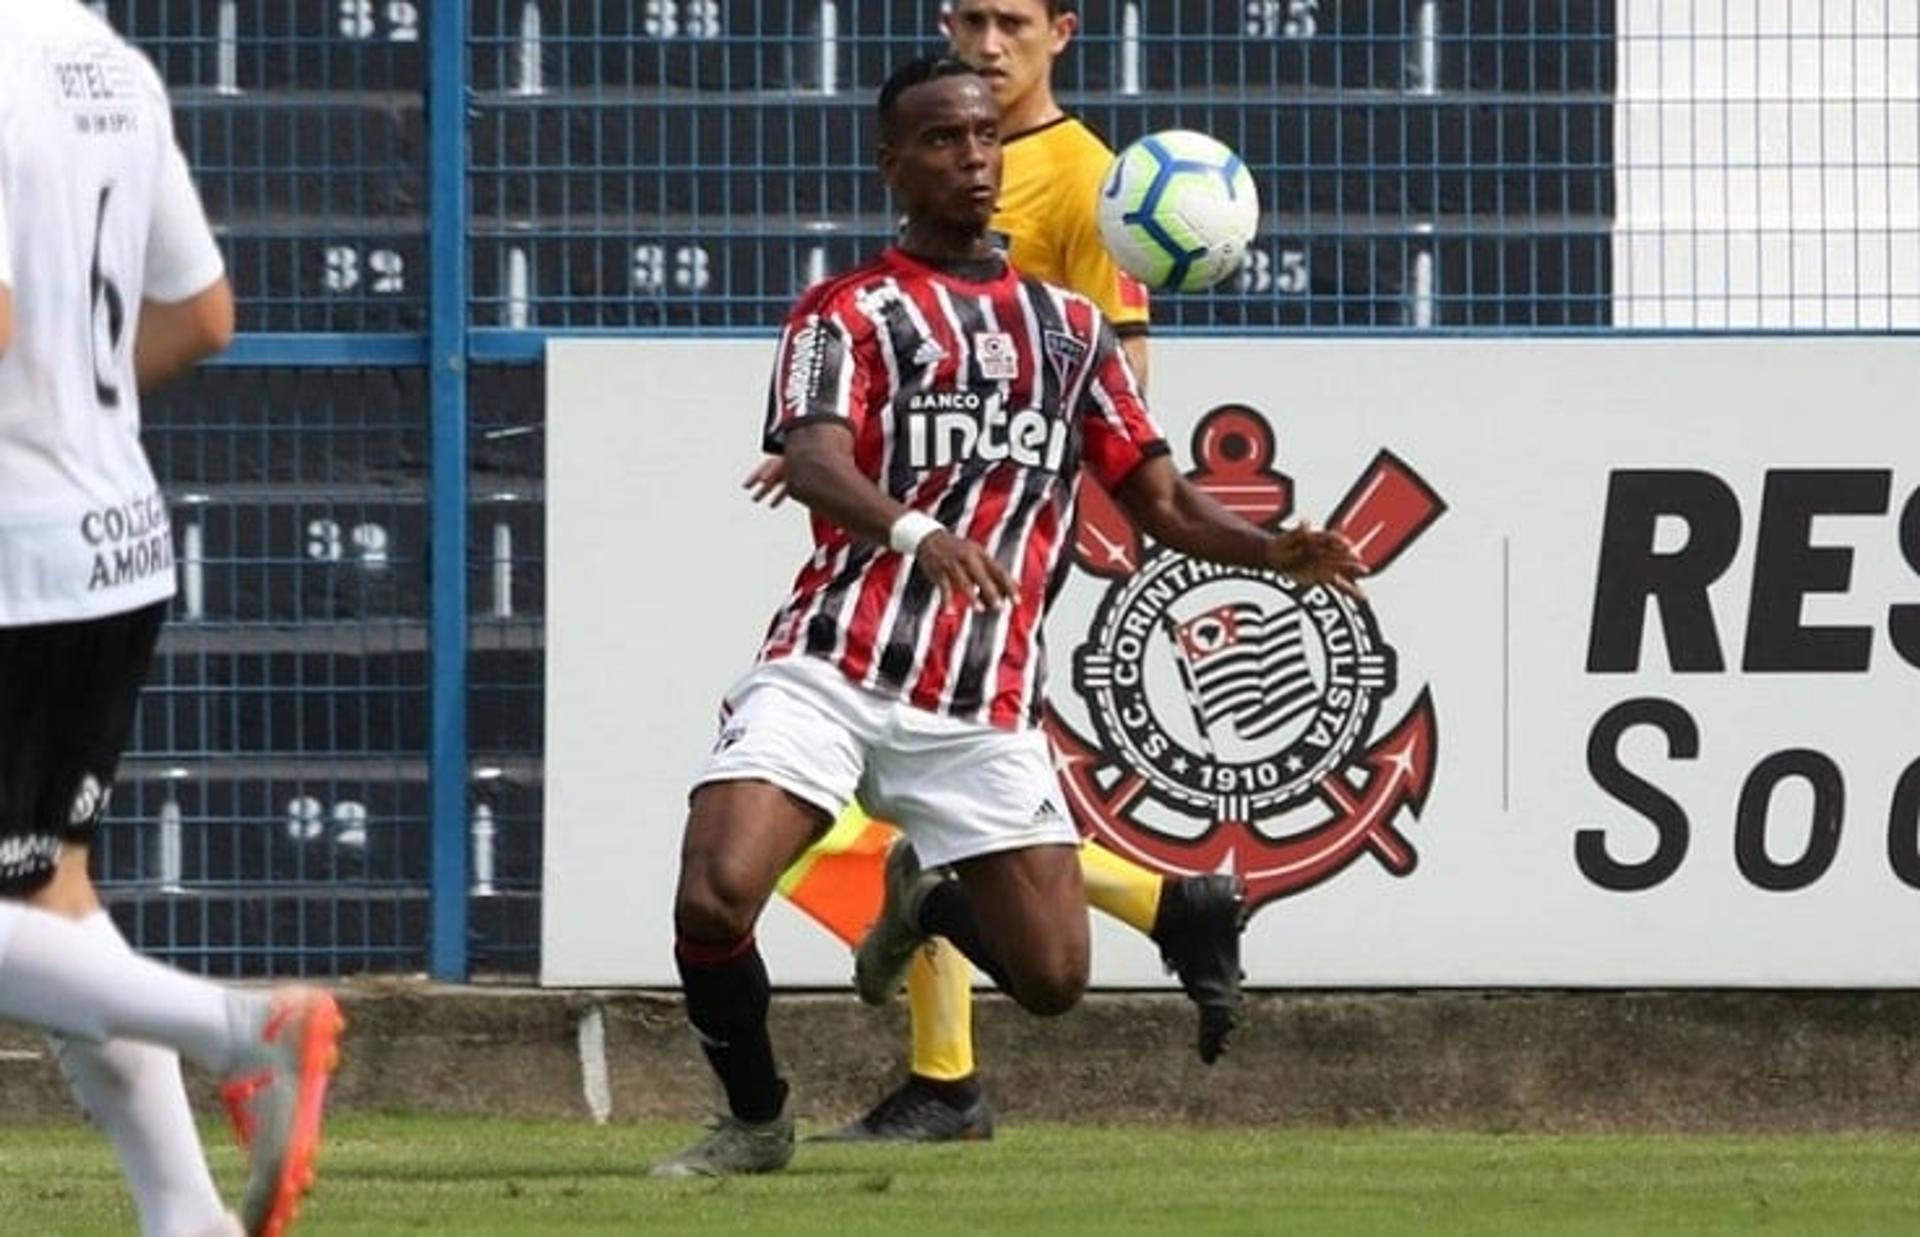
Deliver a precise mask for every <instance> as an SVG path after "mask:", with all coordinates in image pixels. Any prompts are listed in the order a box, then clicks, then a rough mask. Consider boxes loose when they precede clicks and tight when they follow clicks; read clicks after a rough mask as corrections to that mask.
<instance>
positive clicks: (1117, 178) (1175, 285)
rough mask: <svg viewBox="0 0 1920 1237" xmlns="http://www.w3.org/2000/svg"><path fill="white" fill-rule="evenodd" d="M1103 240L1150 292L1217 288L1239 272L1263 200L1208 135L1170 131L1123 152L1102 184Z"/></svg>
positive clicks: (1237, 162)
mask: <svg viewBox="0 0 1920 1237" xmlns="http://www.w3.org/2000/svg"><path fill="white" fill-rule="evenodd" d="M1098 211H1099V219H1100V238H1101V239H1102V240H1104V241H1105V242H1106V245H1107V250H1108V251H1109V252H1110V253H1112V254H1113V260H1114V261H1115V262H1117V263H1119V264H1120V269H1121V270H1123V271H1125V272H1127V274H1129V275H1132V276H1133V277H1134V278H1135V279H1138V280H1140V281H1141V282H1142V283H1145V284H1146V285H1148V286H1149V287H1153V288H1163V289H1168V290H1171V291H1176V292H1197V291H1199V290H1200V289H1202V288H1211V287H1212V286H1213V285H1214V284H1217V283H1219V282H1220V281H1221V280H1223V279H1225V278H1226V277H1227V276H1229V275H1231V274H1233V273H1234V272H1235V271H1237V270H1239V269H1240V264H1241V263H1242V262H1244V261H1246V256H1247V246H1248V245H1249V244H1251V243H1252V242H1253V235H1254V232H1255V231H1257V230H1258V228H1259V226H1260V197H1259V193H1258V191H1256V190H1255V189H1254V186H1253V174H1252V173H1251V172H1249V171H1247V165H1246V163H1245V162H1243V161H1242V160H1241V158H1240V156H1239V155H1236V154H1235V153H1233V151H1232V149H1230V148H1229V147H1227V146H1226V145H1224V144H1222V143H1220V142H1217V141H1215V140H1214V139H1213V138H1210V137H1208V136H1207V135H1206V134H1204V133H1195V132H1193V131H1191V130H1188V129H1168V130H1166V131H1164V132H1161V133H1151V134H1148V135H1147V136H1146V137H1143V138H1141V139H1140V140H1139V141H1137V142H1135V143H1133V145H1131V146H1129V147H1127V148H1126V149H1125V150H1123V151H1121V152H1120V153H1119V155H1118V156H1116V157H1115V158H1114V161H1113V166H1112V167H1111V168H1109V169H1108V170H1107V175H1106V179H1105V180H1104V181H1102V182H1101V186H1100V201H1099V206H1098Z"/></svg>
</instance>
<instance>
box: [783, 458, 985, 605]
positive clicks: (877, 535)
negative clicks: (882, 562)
mask: <svg viewBox="0 0 1920 1237" xmlns="http://www.w3.org/2000/svg"><path fill="white" fill-rule="evenodd" d="M786 464H787V490H788V492H789V493H791V494H792V495H793V497H794V498H795V499H796V500H797V501H799V502H801V503H804V504H805V505H806V506H807V507H809V508H811V509H812V510H813V511H815V512H817V513H819V514H820V515H822V516H825V517H826V518H827V519H829V520H831V521H833V522H834V523H835V524H838V525H839V526H840V527H842V528H844V529H846V530H847V531H848V532H850V533H852V534H854V535H855V536H857V537H863V538H865V539H866V540H868V541H874V542H878V543H879V544H881V545H889V544H892V539H893V538H892V534H893V530H894V526H895V525H896V524H898V523H899V521H900V517H902V516H904V515H906V514H907V513H908V510H909V509H908V507H907V506H906V505H905V504H903V503H901V502H898V501H896V500H895V499H893V498H890V497H889V496H887V495H886V494H884V493H882V492H881V490H880V488H879V487H878V486H876V485H874V483H873V482H872V481H870V480H868V479H867V477H866V475H865V474H864V473H862V472H861V471H860V469H859V467H858V466H857V465H856V464H855V463H854V459H853V435H852V433H851V431H849V430H848V428H847V427H846V426H845V425H843V424H841V423H840V422H837V421H817V422H814V423H812V424H808V425H802V426H798V427H796V428H795V429H794V430H793V431H791V432H790V433H789V434H788V435H787V442H786ZM896 548H897V547H896ZM913 561H914V565H915V566H916V567H917V568H919V569H920V570H921V571H923V572H925V573H926V574H927V576H928V578H930V579H931V580H932V581H933V582H934V583H935V584H936V585H938V586H939V587H940V589H941V591H942V592H943V593H945V594H946V596H947V598H948V600H949V601H956V600H958V601H964V602H968V603H972V604H975V605H978V606H980V607H981V608H982V609H986V608H991V607H994V606H1001V605H1005V604H1007V603H1009V602H1011V601H1013V599H1014V597H1015V595H1016V594H1018V593H1019V591H1020V586H1019V585H1018V583H1016V582H1015V580H1014V578H1013V576H1012V575H1011V574H1009V573H1008V571H1007V569H1006V568H1004V567H1002V566H1001V565H1000V564H999V563H997V562H995V561H994V559H993V556H992V555H990V554H988V553H987V552H986V550H984V549H982V548H981V547H980V546H979V545H976V544H975V543H974V542H971V541H969V540H967V539H966V538H964V537H961V536H958V535H956V534H954V533H952V532H950V531H948V530H946V529H938V530H935V531H933V532H930V533H928V534H927V535H926V536H925V537H924V538H923V539H921V540H920V542H919V544H918V546H917V547H916V548H915V549H914V551H913Z"/></svg>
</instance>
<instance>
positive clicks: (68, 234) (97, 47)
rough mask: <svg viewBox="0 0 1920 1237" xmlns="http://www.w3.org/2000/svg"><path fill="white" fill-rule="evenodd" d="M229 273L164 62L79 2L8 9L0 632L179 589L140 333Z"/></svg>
mask: <svg viewBox="0 0 1920 1237" xmlns="http://www.w3.org/2000/svg"><path fill="white" fill-rule="evenodd" d="M222 273H223V268H222V265H221V261H220V251H219V249H218V248H217V247H216V246H215V244H214V240H213V235H212V233H211V232H210V231H209V230H208V227H207V220H206V214H205V212H204V211H203V210H202V209H201V205H200V199H199V197H198V195H197V194H195V192H194V189H193V182H192V180H191V179H190V178H189V177H188V174H187V166H186V161H185V159H183V158H182V157H181V154H180V151H179V148H178V147H177V146H176V145H175V144H174V139H173V120H172V115H171V113H170V111H169V109H168V104H167V93H166V89H165V87H164V86H162V84H161V82H160V77H159V74H157V73H156V72H155V71H154V69H153V66H152V65H151V64H150V63H148V61H147V60H146V58H145V57H144V56H142V55H141V54H140V53H139V52H138V51H136V50H134V49H133V48H132V47H130V46H128V45H127V44H126V43H125V42H123V41H122V40H121V39H120V38H119V37H118V36H117V35H115V34H114V33H113V31H112V30H111V29H110V28H109V27H108V26H107V25H106V23H104V22H102V21H101V20H100V19H99V18H97V17H95V16H94V15H93V14H91V13H89V12H88V11H87V10H86V9H84V8H83V7H81V5H80V4H79V3H77V2H76V0H32V2H31V3H6V4H0V284H5V285H7V287H8V288H9V289H10V290H11V292H12V297H13V317H14V329H13V340H12V343H11V345H10V346H9V347H8V348H7V350H6V352H5V353H4V354H3V355H0V626H22V625H26V624H34V623H48V622H63V621H69V620H74V619H87V618H94V617H98V616H101V615H106V614H117V613H120V612H122V611H126V610H132V609H136V608H138V607H140V606H144V605H148V604H150V603H152V602H155V601H159V600H162V599H164V598H166V597H170V596H172V595H173V589H174V570H173V539H172V532H171V530H170V528H169V525H168V520H167V507H166V501H165V499H164V498H163V497H162V496H161V494H160V491H159V487H158V486H157V485H156V484H155V483H154V479H153V470H152V468H151V467H150V466H149V465H148V463H147V458H146V454H145V452H143V451H142V450H141V447H140V395H139V391H138V389H137V387H136V385H135V382H134V367H133V344H134V339H133V336H134V330H135V326H136V324H137V322H138V320H139V316H140V303H141V301H142V300H143V299H147V300H155V301H182V300H186V299H187V298H189V297H192V296H194V295H196V294H197V293H200V292H203V291H205V290H206V289H207V288H209V287H211V286H212V285H213V284H214V283H215V282H216V281H217V280H218V279H219V278H220V276H221V274H222Z"/></svg>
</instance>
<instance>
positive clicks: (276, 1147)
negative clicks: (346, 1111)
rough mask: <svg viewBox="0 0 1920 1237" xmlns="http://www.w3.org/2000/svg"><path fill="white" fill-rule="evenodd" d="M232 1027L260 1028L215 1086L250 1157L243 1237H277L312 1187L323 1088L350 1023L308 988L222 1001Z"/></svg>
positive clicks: (327, 999)
mask: <svg viewBox="0 0 1920 1237" xmlns="http://www.w3.org/2000/svg"><path fill="white" fill-rule="evenodd" d="M227 1001H228V1016H229V1017H230V1018H232V1019H233V1021H234V1023H235V1025H236V1026H246V1025H248V1024H249V1023H254V1024H257V1026H258V1030H257V1032H256V1033H255V1036H254V1037H253V1038H254V1039H255V1040H257V1042H249V1043H248V1045H247V1047H246V1048H245V1049H243V1060H244V1061H245V1064H244V1065H243V1066H242V1067H241V1069H240V1070H239V1071H238V1072H236V1073H235V1074H234V1075H233V1076H232V1077H230V1078H229V1079H227V1081H226V1082H225V1083H223V1084H222V1085H221V1087H220V1098H221V1099H222V1100H223V1101H225V1103H226V1106H227V1116H228V1118H229V1119H230V1120H231V1121H232V1122H233V1129H234V1133H235V1134H236V1135H237V1136H238V1137H239V1139H240V1145H241V1146H242V1147H244V1148H246V1151H247V1157H248V1172H247V1190H246V1194H245V1195H244V1197H243V1198H242V1200H241V1205H240V1216H241V1221H242V1223H244V1224H245V1225H246V1230H247V1233H248V1237H281V1234H283V1233H285V1232H286V1231H287V1229H288V1227H290V1226H291V1225H292V1224H293V1221H294V1217H295V1216H296V1215H298V1214H299V1211H300V1200H301V1198H302V1197H303V1196H304V1195H305V1194H306V1192H307V1191H308V1190H310V1189H312V1188H313V1176H314V1166H315V1161H316V1160H317V1159H318V1158H319V1155H320V1126H321V1120H322V1116H323V1113H324V1110H325V1107H326V1102H327V1083H328V1082H329V1080H330V1079H331V1078H332V1075H333V1071H334V1070H335V1069H336V1068H338V1066H339V1064H340V1032H341V1031H343V1030H345V1029H346V1025H347V1021H346V1019H345V1018H344V1017H342V1016H341V1013H340V1005H339V1003H338V1002H337V1001H335V1000H334V999H333V997H332V996H330V995H328V994H327V993H325V992H320V991H318V990H316V989H312V988H290V989H282V990H279V991H276V992H274V993H273V994H272V995H271V996H270V997H269V998H268V999H267V1000H265V1001H262V1000H260V999H259V998H258V997H256V996H252V995H250V994H241V993H234V994H232V995H230V996H229V997H228V998H227Z"/></svg>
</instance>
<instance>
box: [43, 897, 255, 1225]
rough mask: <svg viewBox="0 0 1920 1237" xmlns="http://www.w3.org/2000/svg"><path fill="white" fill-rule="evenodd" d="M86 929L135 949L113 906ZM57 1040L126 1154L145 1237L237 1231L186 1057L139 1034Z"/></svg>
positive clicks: (76, 1085)
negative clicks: (216, 1174)
mask: <svg viewBox="0 0 1920 1237" xmlns="http://www.w3.org/2000/svg"><path fill="white" fill-rule="evenodd" d="M79 926H80V928H81V930H82V931H84V932H86V933H87V934H88V935H89V936H91V937H93V938H94V939H95V940H97V941H99V942H100V943H101V944H102V945H103V946H108V947H111V948H116V949H119V950H120V951H121V952H123V953H131V951H130V950H128V949H127V943H126V941H125V940H124V939H122V938H121V936H120V933H119V930H118V929H116V928H115V927H114V926H113V917H112V916H110V915H108V914H107V913H106V912H105V911H100V912H97V913H95V914H93V915H89V916H88V917H87V918H86V919H84V920H81V921H80V925H79ZM52 1039H53V1047H54V1054H55V1056H56V1057H57V1058H58V1059H59V1062H60V1072H61V1073H62V1074H64V1075H66V1078H67V1082H68V1084H69V1085H71V1086H72V1088H73V1094H74V1098H76V1099H78V1100H79V1101H80V1106H81V1107H82V1108H84V1109H86V1111H87V1115H88V1116H89V1117H91V1118H93V1123H94V1124H95V1125H97V1126H99V1127H100V1129H101V1130H102V1132H104V1133H105V1134H106V1136H107V1138H108V1139H109V1140H111V1141H112V1143H113V1148H114V1150H115V1151H117V1152H118V1153H119V1155H120V1167H121V1170H122V1171H123V1172H124V1173H125V1174H126V1178H127V1188H128V1189H129V1190H131V1191H132V1192H133V1202H134V1206H135V1207H137V1208H138V1209H139V1212H140V1232H141V1233H142V1234H143V1235H144V1237H187V1235H188V1234H202V1233H214V1232H222V1231H229V1230H228V1229H227V1220H226V1208H225V1207H224V1206H223V1205H222V1204H221V1202H220V1192H219V1190H218V1189H216V1188H215V1187H214V1184H213V1174H212V1173H211V1172H209V1171H208V1169H207V1157H206V1155H205V1154H204V1153H203V1152H202V1150H201V1148H200V1132H199V1130H198V1129H196V1128H195V1127H194V1123H193V1108H192V1106H191V1105H189V1104H188V1103H187V1089H186V1086H185V1085H184V1084H183V1083H182V1082H181V1081H180V1058H179V1057H178V1056H175V1055H174V1054H173V1052H171V1051H170V1050H168V1049H165V1048H161V1047H157V1046H155V1045H153V1044H143V1043H140V1042H138V1041H136V1040H131V1039H116V1040H109V1041H108V1042H106V1043H104V1044H102V1043H96V1042H94V1041H92V1040H85V1039H76V1038H74V1037H72V1036H68V1035H55V1036H53V1037H52Z"/></svg>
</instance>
